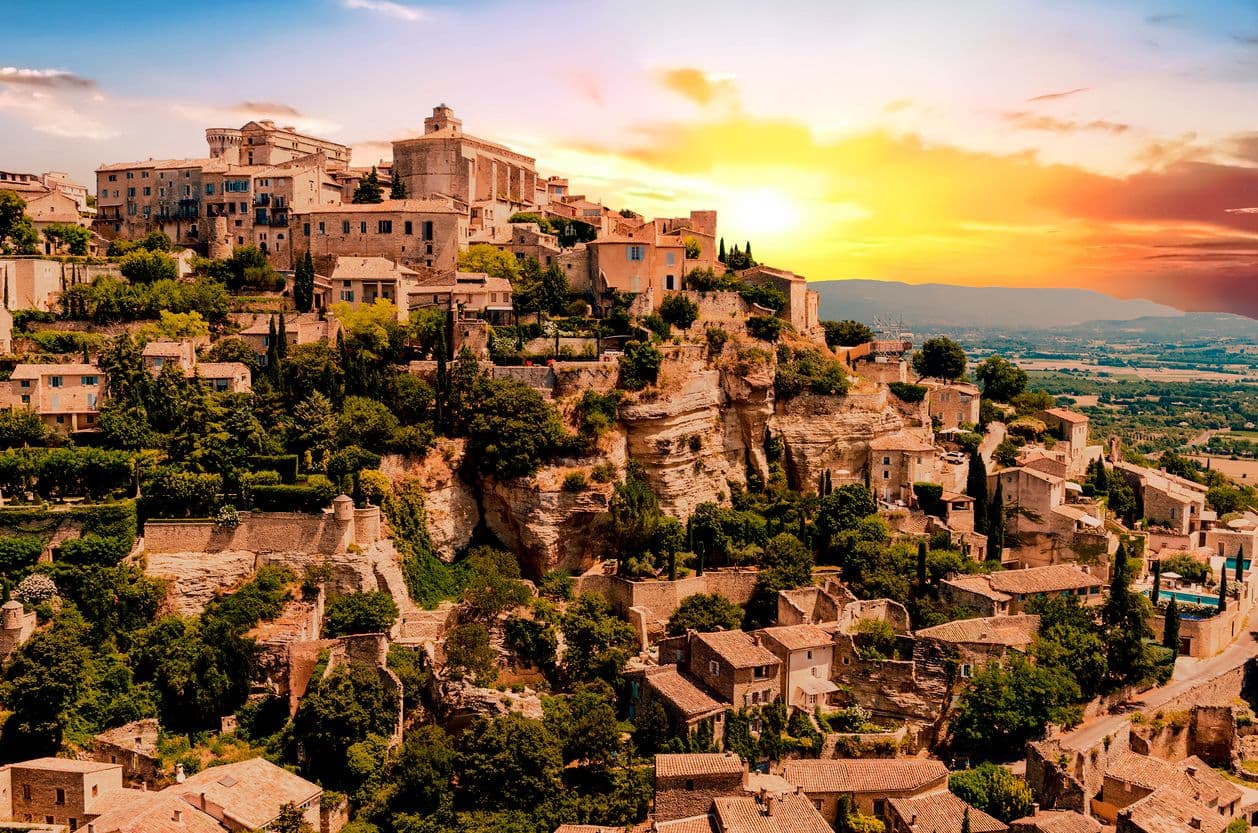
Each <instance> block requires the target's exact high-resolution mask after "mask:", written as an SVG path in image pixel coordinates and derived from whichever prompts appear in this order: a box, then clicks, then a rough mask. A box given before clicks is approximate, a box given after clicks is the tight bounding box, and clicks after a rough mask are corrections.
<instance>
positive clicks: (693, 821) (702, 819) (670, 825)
mask: <svg viewBox="0 0 1258 833" xmlns="http://www.w3.org/2000/svg"><path fill="white" fill-rule="evenodd" d="M713 821H714V819H713V818H712V816H711V814H709V813H705V814H703V815H702V816H691V817H690V818H685V819H671V820H669V821H657V822H656V823H655V824H654V826H653V827H652V828H651V829H652V830H653V831H655V833H719V831H718V830H717V828H716V825H715V824H713Z"/></svg>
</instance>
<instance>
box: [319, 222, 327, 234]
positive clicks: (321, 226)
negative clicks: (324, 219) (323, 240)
mask: <svg viewBox="0 0 1258 833" xmlns="http://www.w3.org/2000/svg"><path fill="white" fill-rule="evenodd" d="M319 233H320V234H327V233H328V230H327V226H326V225H325V224H323V223H320V224H319Z"/></svg>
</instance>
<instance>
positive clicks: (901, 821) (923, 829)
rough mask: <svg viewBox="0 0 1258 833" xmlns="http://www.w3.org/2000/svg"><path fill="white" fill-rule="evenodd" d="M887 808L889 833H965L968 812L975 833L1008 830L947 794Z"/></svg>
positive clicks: (890, 804)
mask: <svg viewBox="0 0 1258 833" xmlns="http://www.w3.org/2000/svg"><path fill="white" fill-rule="evenodd" d="M887 807H888V814H887V815H888V819H887V820H888V825H887V830H888V833H962V831H961V827H962V824H963V823H964V820H965V815H966V812H967V811H968V812H969V816H970V826H969V829H970V831H972V833H1005V831H1007V830H1008V829H1009V826H1008V825H1006V824H1005V823H1004V822H1002V821H1001V820H1000V819H998V818H994V817H992V816H989V815H988V814H987V813H984V812H983V811H982V810H980V809H978V808H977V807H973V806H971V805H969V804H966V803H965V802H964V801H962V800H961V799H959V798H957V797H956V796H955V795H953V794H952V793H950V792H947V791H944V792H937V793H931V794H929V795H923V796H921V797H920V798H893V799H891V800H889V801H888V802H887Z"/></svg>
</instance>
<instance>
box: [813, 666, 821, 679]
mask: <svg viewBox="0 0 1258 833" xmlns="http://www.w3.org/2000/svg"><path fill="white" fill-rule="evenodd" d="M812 675H813V676H814V677H820V676H821V669H820V668H818V667H817V666H815V665H814V666H813V667H812Z"/></svg>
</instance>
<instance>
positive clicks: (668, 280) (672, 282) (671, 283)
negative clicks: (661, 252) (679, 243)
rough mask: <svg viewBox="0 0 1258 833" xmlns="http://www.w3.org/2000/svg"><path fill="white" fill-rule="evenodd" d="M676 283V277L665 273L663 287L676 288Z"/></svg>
mask: <svg viewBox="0 0 1258 833" xmlns="http://www.w3.org/2000/svg"><path fill="white" fill-rule="evenodd" d="M669 257H672V255H671V254H670V255H669ZM676 283H677V279H676V278H675V277H673V276H672V275H665V276H664V288H665V289H676V288H677V286H676Z"/></svg>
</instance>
